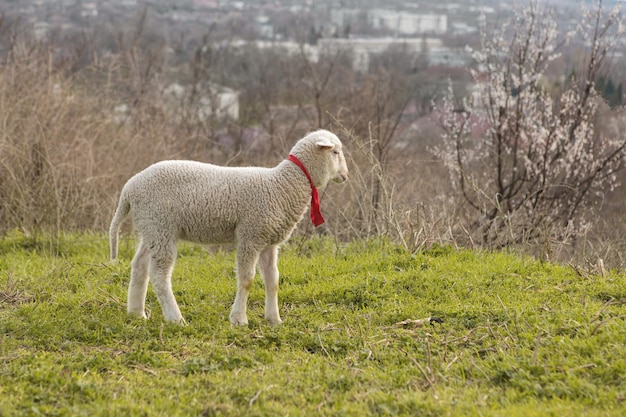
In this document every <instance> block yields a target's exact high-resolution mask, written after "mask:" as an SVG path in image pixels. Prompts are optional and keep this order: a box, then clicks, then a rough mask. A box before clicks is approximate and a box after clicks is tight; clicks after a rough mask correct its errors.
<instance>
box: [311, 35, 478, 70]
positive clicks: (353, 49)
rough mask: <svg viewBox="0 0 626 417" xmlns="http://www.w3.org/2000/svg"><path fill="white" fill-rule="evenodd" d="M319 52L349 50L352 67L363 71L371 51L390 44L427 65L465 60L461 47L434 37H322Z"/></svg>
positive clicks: (459, 63) (378, 51)
mask: <svg viewBox="0 0 626 417" xmlns="http://www.w3.org/2000/svg"><path fill="white" fill-rule="evenodd" d="M318 45H319V48H320V53H330V54H335V53H337V52H346V53H351V54H352V68H353V69H354V70H355V71H358V72H367V71H368V70H369V64H370V60H371V57H372V55H376V54H381V53H383V52H385V51H387V50H389V48H391V47H402V48H403V49H404V51H405V52H406V53H408V54H412V55H414V56H416V57H417V56H418V55H420V54H423V56H424V57H425V58H426V60H427V61H428V64H429V65H442V66H450V67H461V66H464V65H466V64H467V61H468V56H467V53H466V52H465V50H464V49H462V48H449V47H446V46H443V44H442V41H441V39H436V38H421V39H420V38H407V39H403V38H357V39H336V38H326V39H320V40H319V41H318Z"/></svg>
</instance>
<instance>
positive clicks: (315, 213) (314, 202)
mask: <svg viewBox="0 0 626 417" xmlns="http://www.w3.org/2000/svg"><path fill="white" fill-rule="evenodd" d="M287 159H289V160H290V161H291V162H293V163H294V164H296V165H298V166H299V167H300V169H301V170H302V172H304V175H306V177H307V179H308V180H309V183H310V184H311V222H312V223H313V225H314V226H315V227H317V226H319V225H320V224H322V223H324V217H323V216H322V212H321V211H320V197H319V195H318V193H317V188H315V185H313V180H312V179H311V175H310V174H309V171H307V170H306V167H305V166H304V164H303V163H302V162H300V160H299V159H298V158H297V157H295V156H293V155H289V158H287Z"/></svg>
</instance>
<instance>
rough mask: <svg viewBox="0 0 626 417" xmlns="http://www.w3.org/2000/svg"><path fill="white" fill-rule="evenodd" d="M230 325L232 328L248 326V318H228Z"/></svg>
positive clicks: (232, 316) (233, 316) (234, 316)
mask: <svg viewBox="0 0 626 417" xmlns="http://www.w3.org/2000/svg"><path fill="white" fill-rule="evenodd" d="M230 325H231V326H233V327H241V326H247V325H248V318H247V317H246V316H243V317H240V316H237V315H231V316H230Z"/></svg>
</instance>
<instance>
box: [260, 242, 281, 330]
mask: <svg viewBox="0 0 626 417" xmlns="http://www.w3.org/2000/svg"><path fill="white" fill-rule="evenodd" d="M277 261H278V246H270V247H267V248H265V249H264V250H263V251H262V252H261V256H260V257H259V269H260V272H261V276H262V277H263V281H264V283H265V319H266V320H268V321H269V322H270V323H271V324H272V326H275V325H277V324H280V323H282V320H281V319H280V313H279V312H278V277H279V274H278V266H277V265H276V263H277Z"/></svg>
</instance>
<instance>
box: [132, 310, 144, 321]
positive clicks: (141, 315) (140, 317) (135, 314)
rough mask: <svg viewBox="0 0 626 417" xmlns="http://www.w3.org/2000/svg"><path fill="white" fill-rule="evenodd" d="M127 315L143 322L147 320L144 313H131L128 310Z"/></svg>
mask: <svg viewBox="0 0 626 417" xmlns="http://www.w3.org/2000/svg"><path fill="white" fill-rule="evenodd" d="M128 314H129V315H130V316H132V317H137V318H139V319H143V320H147V319H148V315H147V314H146V312H145V311H143V310H142V311H131V310H128Z"/></svg>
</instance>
